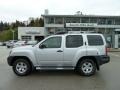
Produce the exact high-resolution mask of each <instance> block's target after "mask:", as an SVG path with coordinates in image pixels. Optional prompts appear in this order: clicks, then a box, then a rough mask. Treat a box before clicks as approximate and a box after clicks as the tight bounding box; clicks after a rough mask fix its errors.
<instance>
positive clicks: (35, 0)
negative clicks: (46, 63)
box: [0, 0, 120, 22]
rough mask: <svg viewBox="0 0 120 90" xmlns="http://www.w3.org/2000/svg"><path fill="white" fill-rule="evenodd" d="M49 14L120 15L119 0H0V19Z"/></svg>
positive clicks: (10, 19) (8, 19)
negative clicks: (47, 11) (46, 12)
mask: <svg viewBox="0 0 120 90" xmlns="http://www.w3.org/2000/svg"><path fill="white" fill-rule="evenodd" d="M45 9H48V10H49V14H75V13H76V12H77V11H81V12H83V14H95V15H120V0H0V21H1V20H2V21H4V22H5V21H7V22H14V21H15V20H20V21H24V20H28V18H29V17H40V16H41V14H44V10H45Z"/></svg>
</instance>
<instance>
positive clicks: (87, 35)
mask: <svg viewBox="0 0 120 90" xmlns="http://www.w3.org/2000/svg"><path fill="white" fill-rule="evenodd" d="M89 36H99V37H100V38H101V40H102V44H99V45H98V44H97V45H95V44H94V45H90V43H89V39H88V37H89ZM87 41H88V46H103V45H104V40H103V38H102V36H101V35H87ZM92 41H93V40H92Z"/></svg>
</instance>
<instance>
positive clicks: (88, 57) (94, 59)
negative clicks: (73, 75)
mask: <svg viewBox="0 0 120 90" xmlns="http://www.w3.org/2000/svg"><path fill="white" fill-rule="evenodd" d="M84 59H91V60H93V61H94V63H95V64H96V67H97V70H100V67H99V62H98V61H97V59H96V58H95V57H94V56H83V57H81V58H80V59H79V60H78V61H77V63H76V67H77V65H78V63H80V62H81V61H83V60H84Z"/></svg>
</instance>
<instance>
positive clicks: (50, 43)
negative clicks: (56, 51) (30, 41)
mask: <svg viewBox="0 0 120 90" xmlns="http://www.w3.org/2000/svg"><path fill="white" fill-rule="evenodd" d="M61 40H62V38H61V37H51V38H49V39H47V40H45V41H44V42H43V43H42V44H43V45H45V46H46V48H60V47H61Z"/></svg>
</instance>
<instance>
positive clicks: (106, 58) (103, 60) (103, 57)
mask: <svg viewBox="0 0 120 90" xmlns="http://www.w3.org/2000/svg"><path fill="white" fill-rule="evenodd" d="M96 59H97V61H98V63H99V65H102V64H105V63H108V62H110V57H109V56H107V55H101V56H96Z"/></svg>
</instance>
